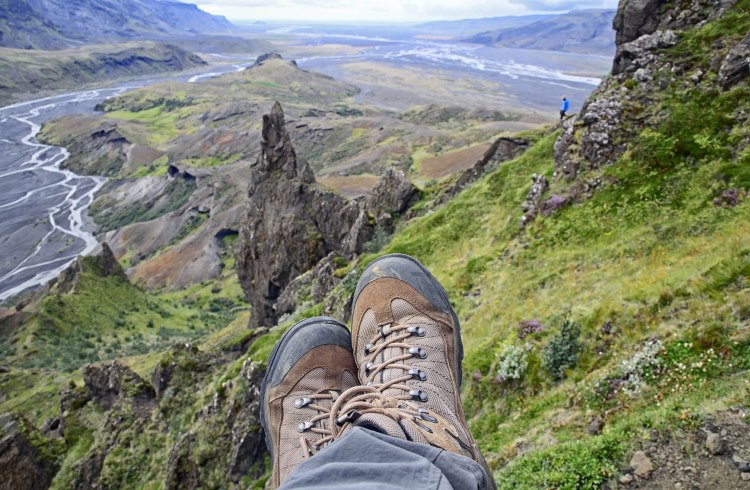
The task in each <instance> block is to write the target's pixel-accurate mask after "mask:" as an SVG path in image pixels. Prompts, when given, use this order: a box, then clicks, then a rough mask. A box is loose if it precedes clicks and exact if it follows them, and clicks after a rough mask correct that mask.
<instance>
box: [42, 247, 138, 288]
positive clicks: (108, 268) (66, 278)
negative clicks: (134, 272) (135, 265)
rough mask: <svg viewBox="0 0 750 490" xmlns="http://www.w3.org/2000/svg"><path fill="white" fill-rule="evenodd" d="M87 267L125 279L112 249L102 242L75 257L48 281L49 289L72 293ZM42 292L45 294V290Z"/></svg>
mask: <svg viewBox="0 0 750 490" xmlns="http://www.w3.org/2000/svg"><path fill="white" fill-rule="evenodd" d="M87 269H89V270H91V271H93V272H94V273H96V274H97V275H99V276H100V277H110V276H114V277H119V278H120V279H122V280H124V281H127V276H126V275H125V271H124V270H122V267H120V263H119V262H117V258H115V255H114V253H113V252H112V249H111V248H109V245H107V243H106V242H102V243H100V244H99V245H98V246H97V247H96V248H95V249H94V251H93V252H92V253H91V254H90V255H88V256H86V257H78V258H76V259H75V260H74V261H73V263H72V264H70V265H69V266H68V268H67V269H65V270H64V271H63V272H62V273H60V275H59V276H57V278H55V280H54V281H52V282H51V283H50V285H49V286H50V289H51V290H52V291H54V292H56V293H62V294H71V293H74V292H75V290H76V286H77V284H78V280H79V278H80V276H81V274H82V273H83V272H84V271H85V270H87ZM44 294H45V295H46V294H47V291H45V292H44Z"/></svg>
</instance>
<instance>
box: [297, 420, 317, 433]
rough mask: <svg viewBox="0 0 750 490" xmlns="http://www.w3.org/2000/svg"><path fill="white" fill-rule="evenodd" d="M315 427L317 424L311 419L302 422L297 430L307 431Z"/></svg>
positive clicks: (300, 431)
mask: <svg viewBox="0 0 750 490" xmlns="http://www.w3.org/2000/svg"><path fill="white" fill-rule="evenodd" d="M313 427H315V424H313V423H312V422H310V421H307V422H300V424H299V425H298V426H297V432H299V433H303V432H307V431H308V430H310V429H312V428H313Z"/></svg>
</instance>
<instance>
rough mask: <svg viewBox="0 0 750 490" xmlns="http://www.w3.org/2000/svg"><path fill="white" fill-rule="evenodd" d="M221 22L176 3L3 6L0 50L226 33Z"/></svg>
mask: <svg viewBox="0 0 750 490" xmlns="http://www.w3.org/2000/svg"><path fill="white" fill-rule="evenodd" d="M232 28H233V25H232V24H231V23H230V22H229V21H228V20H227V19H225V18H224V17H218V16H214V15H210V14H208V13H206V12H204V11H202V10H200V9H199V8H198V7H197V6H195V5H192V4H189V3H182V2H179V1H175V0H118V1H112V0H2V1H0V46H3V47H10V48H23V49H61V48H65V47H71V46H75V45H80V44H88V43H96V42H106V41H111V40H122V39H144V38H146V39H164V38H169V37H174V36H185V35H195V34H204V33H212V34H213V33H223V34H226V33H228V32H230V31H231V30H232Z"/></svg>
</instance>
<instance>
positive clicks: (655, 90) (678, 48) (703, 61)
mask: <svg viewBox="0 0 750 490" xmlns="http://www.w3.org/2000/svg"><path fill="white" fill-rule="evenodd" d="M734 3H735V2H734V1H732V0H694V1H692V2H688V5H680V6H675V5H673V4H671V3H667V2H661V1H658V0H624V1H622V2H621V3H620V6H619V8H618V12H617V16H616V17H615V21H614V27H615V29H616V32H617V53H616V55H615V60H614V65H613V68H612V73H611V75H610V76H609V77H607V78H605V79H604V81H603V82H602V84H601V85H600V86H599V88H597V90H596V91H595V92H594V93H593V94H592V95H591V97H590V98H589V99H588V100H587V101H586V103H585V104H584V105H583V107H582V109H581V112H580V114H577V115H575V116H573V117H571V118H569V119H567V120H566V121H565V122H564V123H563V125H562V129H563V133H562V135H561V136H560V138H559V139H558V140H557V142H556V143H555V175H556V176H557V177H559V178H562V179H564V180H565V181H567V182H569V184H568V185H567V186H564V187H565V192H564V193H558V194H555V195H551V196H547V199H546V201H545V202H546V208H547V209H559V208H560V207H562V206H564V205H566V204H569V203H572V202H577V201H580V200H581V199H586V198H588V197H590V196H591V195H592V193H593V192H595V191H596V190H597V189H601V188H602V187H603V186H606V185H608V184H613V183H615V181H613V180H612V179H611V178H610V177H607V176H606V175H603V174H602V172H600V171H599V170H598V169H601V168H603V167H606V166H608V165H611V164H613V163H616V162H618V161H620V160H621V158H623V156H624V155H626V153H627V152H628V150H630V151H634V152H635V154H636V155H638V156H640V157H645V158H650V159H655V161H654V162H653V163H654V164H655V165H656V166H659V165H663V166H664V167H665V168H666V167H667V166H669V165H672V164H673V163H674V162H673V161H676V160H680V161H683V162H686V163H689V164H696V163H698V161H699V160H700V159H702V158H703V157H705V156H708V155H709V154H710V153H711V150H710V149H708V148H706V147H703V148H700V146H701V145H697V146H696V145H695V141H693V142H688V141H687V140H689V139H690V140H694V138H696V137H697V136H696V134H695V133H693V132H701V131H702V132H703V133H704V134H705V135H706V137H709V136H708V134H709V132H711V135H712V136H711V137H713V134H714V133H713V132H714V131H716V136H717V137H719V138H720V139H723V137H720V134H722V133H723V132H724V131H726V130H727V126H726V124H727V123H728V122H729V121H728V120H726V119H722V120H715V121H708V120H706V119H705V118H704V116H705V115H706V113H714V114H723V113H724V112H725V111H726V109H725V107H723V106H721V107H715V108H713V109H711V108H710V107H711V102H709V101H714V102H716V101H718V100H719V99H720V98H727V99H729V98H733V97H734V96H735V95H737V94H738V92H736V91H735V92H732V93H726V92H727V91H728V90H730V89H731V88H732V87H735V86H738V85H741V84H742V83H743V82H744V81H745V80H747V78H748V76H749V75H750V71H749V70H748V68H747V67H748V41H747V36H744V37H742V35H744V33H742V35H738V34H739V33H737V34H735V33H732V32H731V30H727V31H726V32H720V30H718V29H717V28H716V27H713V28H705V29H701V26H703V25H706V24H707V23H708V22H712V21H717V22H718V21H720V22H719V23H720V24H721V23H723V24H724V25H725V26H728V28H729V29H731V26H732V25H733V20H734V14H732V13H730V11H731V9H732V8H733V4H734ZM737 8H741V7H737ZM719 29H720V28H719ZM706 38H708V39H711V40H712V44H711V48H710V50H709V49H706V46H705V42H706V41H705V39H706ZM698 46H700V48H699V47H698ZM723 93H726V94H725V95H722V94H723ZM701 118H703V119H701ZM722 118H723V116H722ZM734 118H735V121H734V122H733V124H739V125H746V124H747V115H745V114H743V113H742V112H738V113H737V114H735V116H734ZM666 132H669V133H676V132H680V134H672V135H671V136H665V139H664V140H662V139H661V137H660V136H658V134H657V133H662V134H663V133H666ZM644 136H645V137H644ZM638 138H641V140H640V144H636V145H634V144H633V142H634V141H638ZM653 138H655V139H658V140H659V141H652V140H651V139H653ZM682 139H684V141H681V140H682ZM726 143H727V144H728V145H730V146H732V147H733V149H732V151H734V152H738V151H741V149H742V148H743V147H744V145H746V144H747V142H746V141H743V140H742V138H739V139H735V140H732V141H729V140H727V142H726ZM653 145H656V146H657V147H658V148H657V147H654V146H653ZM660 145H664V146H662V147H659V146H660ZM644 152H646V153H648V155H646V154H644ZM540 205H544V203H542V202H541V201H540Z"/></svg>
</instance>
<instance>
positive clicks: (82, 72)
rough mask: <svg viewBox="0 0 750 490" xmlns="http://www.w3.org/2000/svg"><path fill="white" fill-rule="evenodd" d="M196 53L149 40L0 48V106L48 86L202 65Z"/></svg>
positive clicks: (63, 86)
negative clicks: (53, 47) (49, 47)
mask: <svg viewBox="0 0 750 490" xmlns="http://www.w3.org/2000/svg"><path fill="white" fill-rule="evenodd" d="M205 64H206V62H205V61H203V60H202V59H201V58H200V57H199V56H197V55H195V54H193V53H190V52H188V51H185V50H184V49H182V48H179V47H177V46H173V45H169V44H161V43H154V42H147V43H126V44H120V45H115V46H109V45H107V46H87V47H85V48H78V49H68V50H61V51H40V50H34V51H29V50H25V49H8V48H0V106H3V105H6V104H8V103H10V102H13V101H17V100H21V99H24V98H30V97H32V96H38V95H40V94H44V93H47V92H48V91H55V90H62V89H66V88H73V87H75V88H78V89H80V88H82V87H83V86H86V85H91V84H101V83H102V82H105V81H111V80H118V79H124V78H128V77H136V76H145V75H155V74H160V73H169V72H177V71H182V70H187V69H190V68H196V67H200V66H204V65H205Z"/></svg>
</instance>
